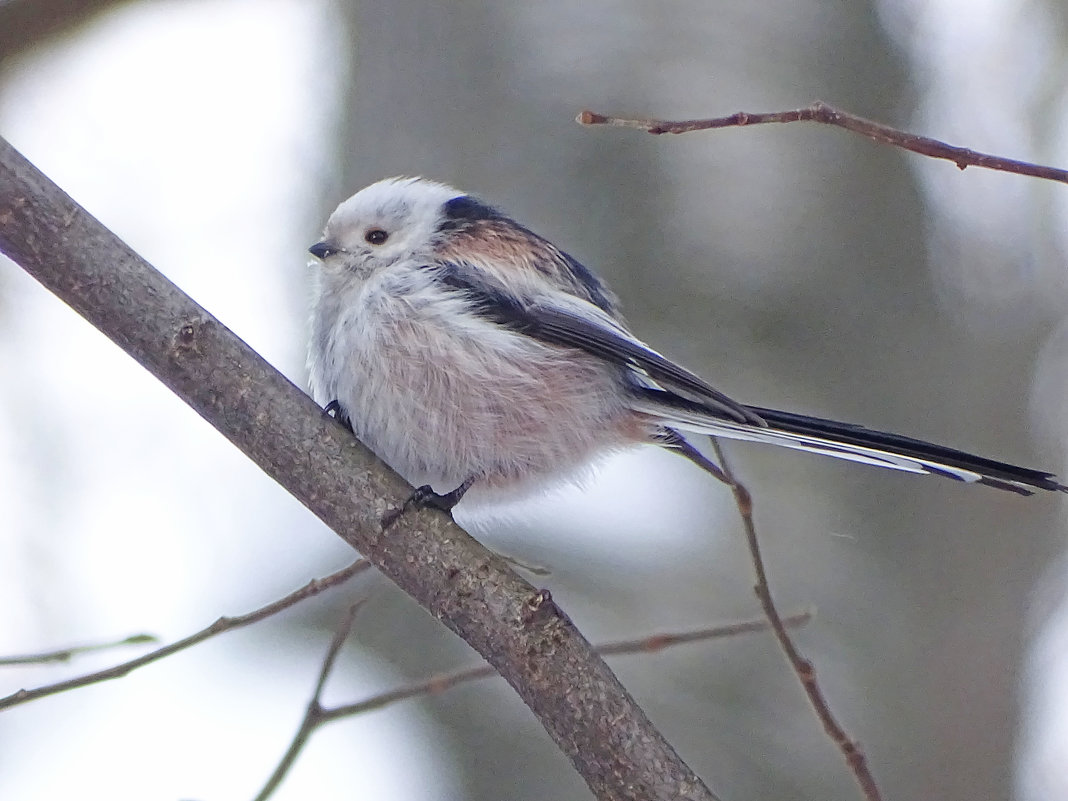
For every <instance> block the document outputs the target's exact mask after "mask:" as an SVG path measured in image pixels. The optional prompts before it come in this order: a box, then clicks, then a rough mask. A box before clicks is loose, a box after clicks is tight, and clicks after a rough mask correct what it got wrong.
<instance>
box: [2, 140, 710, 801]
mask: <svg viewBox="0 0 1068 801" xmlns="http://www.w3.org/2000/svg"><path fill="white" fill-rule="evenodd" d="M0 250H2V251H3V252H4V253H6V254H7V255H8V256H10V257H11V258H12V259H14V260H15V261H16V262H18V263H19V264H20V265H22V267H23V268H24V269H25V270H26V271H27V272H29V273H30V274H31V275H33V276H34V277H35V278H36V279H37V280H38V281H40V282H41V283H42V284H44V285H45V286H46V287H47V288H48V289H50V290H51V291H52V292H54V293H55V294H56V295H58V296H59V297H60V298H62V299H63V300H64V301H65V302H66V303H68V304H70V305H71V306H72V307H74V309H75V310H77V311H78V312H79V313H80V314H81V315H82V316H84V317H85V318H87V319H88V320H89V321H90V322H91V323H92V324H93V325H95V326H96V327H97V328H99V329H100V330H101V331H103V332H104V333H105V334H106V335H107V336H108V337H110V338H111V339H112V340H113V341H115V342H116V343H117V344H118V345H119V346H120V347H122V348H123V350H125V351H126V352H127V353H129V354H130V355H131V356H133V357H134V358H135V359H136V360H137V361H138V362H140V363H141V364H142V365H144V367H146V368H147V369H148V370H149V371H150V372H152V373H153V374H154V375H155V376H156V377H157V378H159V379H160V380H161V381H163V382H164V383H165V384H166V385H167V386H168V387H170V388H171V389H172V390H174V392H175V393H177V394H178V395H179V397H181V398H182V399H183V400H184V401H185V402H186V403H188V404H189V405H190V406H192V407H193V408H194V409H196V411H197V412H198V413H199V414H200V415H201V416H203V417H204V419H206V420H207V421H208V422H209V423H211V424H212V425H213V426H214V427H215V428H217V429H218V430H219V432H220V433H222V434H223V435H224V436H225V437H226V438H227V439H229V440H230V441H231V442H233V443H234V445H236V446H237V447H238V448H240V449H241V451H242V452H244V453H245V454H246V455H247V456H248V457H249V458H250V459H252V460H253V461H254V462H255V463H256V464H257V465H259V466H260V468H262V469H263V470H264V471H265V472H266V473H267V474H268V475H270V476H271V477H272V478H274V479H275V480H276V481H278V483H280V484H281V485H282V486H283V487H285V488H286V489H287V490H288V491H289V492H290V493H292V494H293V496H294V497H296V498H297V499H298V500H300V502H301V503H303V504H304V505H305V506H307V507H308V508H309V509H310V510H311V511H312V512H313V513H314V514H315V515H316V516H318V517H319V518H320V519H322V520H323V521H324V522H325V523H326V524H327V525H329V526H330V527H331V528H332V529H333V530H334V531H336V532H337V533H338V535H339V536H341V537H342V539H344V540H345V541H346V542H347V543H349V544H350V545H352V547H353V548H355V549H356V550H358V551H359V552H360V553H361V554H363V555H364V556H365V557H367V558H368V559H369V560H370V561H371V562H372V563H373V564H374V565H376V566H377V567H378V568H379V569H380V570H381V571H382V572H383V573H385V574H386V575H387V576H388V577H389V578H390V579H392V580H393V581H394V582H396V584H397V585H398V586H400V587H401V588H402V589H403V590H404V591H405V592H407V593H408V594H409V595H411V596H412V597H413V598H415V599H416V600H417V601H418V602H419V603H420V604H422V605H423V607H425V608H426V609H427V610H428V611H429V612H430V613H431V614H433V615H434V616H435V617H437V618H439V619H440V620H441V621H442V622H443V623H445V625H447V626H448V627H449V628H450V629H452V630H453V631H454V632H456V633H457V634H459V635H460V636H461V637H463V639H464V640H466V641H467V642H468V643H469V644H470V645H471V646H472V647H473V648H475V650H477V651H478V652H479V653H480V654H482V656H483V657H484V658H485V659H486V660H487V661H489V662H490V663H491V664H492V665H493V666H494V667H495V668H496V669H497V670H498V671H499V672H500V674H501V675H502V676H503V677H504V678H505V679H506V680H507V681H508V683H509V684H511V685H512V687H514V688H515V690H516V691H517V692H518V693H519V695H520V696H521V697H522V699H523V700H524V701H525V702H526V704H527V705H528V706H529V707H530V708H531V709H532V710H533V711H534V713H535V715H537V716H538V718H539V720H540V721H541V723H542V724H543V725H544V726H545V728H546V730H547V731H548V732H549V733H550V735H551V736H552V737H553V739H554V740H555V741H556V743H557V744H558V745H559V746H560V748H561V749H562V750H563V751H564V753H566V754H567V756H568V757H569V758H570V759H571V761H572V763H573V764H574V765H575V767H576V769H577V770H578V771H579V772H580V773H581V774H582V776H583V778H585V780H586V781H587V783H588V784H589V785H590V788H591V789H592V790H593V792H594V793H595V795H596V796H597V797H598V798H602V799H643V800H644V799H669V798H671V799H676V798H686V799H706V800H707V799H712V798H714V796H713V795H712V794H711V793H710V792H709V790H708V789H707V788H706V787H705V785H704V784H702V783H701V781H700V780H699V779H698V778H697V777H696V776H695V775H694V773H693V771H691V770H690V769H689V768H688V767H687V766H686V765H685V764H684V763H683V762H682V761H681V760H680V759H679V757H678V755H677V754H676V753H675V752H674V750H672V748H671V746H670V745H668V743H667V742H666V741H665V740H664V738H663V737H662V736H661V735H660V733H659V732H657V731H656V729H655V728H654V727H653V726H652V724H651V723H650V722H649V720H648V719H647V718H646V716H645V714H644V713H643V712H642V710H641V709H640V708H639V707H638V706H637V704H635V702H634V700H633V699H632V698H631V697H630V696H629V695H628V694H627V692H626V690H624V689H623V687H622V686H621V685H620V684H619V682H618V680H617V679H616V678H615V676H614V675H613V674H612V673H611V671H610V670H609V669H608V668H607V666H606V665H605V664H604V662H603V661H602V660H601V659H600V658H599V657H598V656H597V655H596V654H594V652H593V650H592V649H591V648H590V645H589V643H588V642H586V640H585V639H584V638H583V637H582V635H581V634H579V632H578V631H577V630H576V629H575V627H574V626H573V625H572V624H571V621H570V620H568V618H567V617H566V616H565V615H564V614H563V613H562V612H561V611H560V609H559V608H558V607H557V606H556V605H555V604H554V603H553V602H552V599H551V598H550V597H549V596H548V594H547V593H545V592H538V591H536V590H535V589H534V588H533V587H531V586H530V585H529V584H528V583H526V582H525V581H523V580H522V579H520V578H519V577H518V576H516V575H515V574H514V573H513V572H512V571H511V570H510V569H509V568H508V567H507V565H505V564H504V562H503V561H502V560H501V559H500V558H498V557H496V556H494V555H493V554H491V553H489V552H488V551H486V550H485V549H484V548H482V547H481V546H480V545H479V544H478V543H476V542H475V541H474V540H473V539H471V538H470V537H469V536H467V534H465V533H464V532H463V531H462V530H461V529H459V528H458V527H457V526H456V525H455V524H453V523H452V522H451V521H450V520H449V519H448V517H446V516H445V515H444V514H440V513H432V512H426V511H424V512H420V513H417V514H415V513H413V514H406V515H404V516H403V517H402V518H401V519H400V520H399V521H398V522H397V523H396V524H395V525H394V526H393V527H392V528H391V529H390V531H389V534H388V536H383V535H382V532H381V527H380V524H379V521H380V520H381V519H382V515H383V513H384V512H385V511H386V509H387V508H388V507H390V506H395V505H398V504H400V503H401V502H402V501H403V499H404V498H405V497H406V496H407V495H408V494H409V493H410V489H409V488H408V487H407V485H405V484H404V482H403V481H402V480H401V479H400V478H399V477H398V476H396V475H395V474H394V473H392V472H391V471H389V470H388V469H387V468H386V467H385V466H384V465H383V464H382V463H381V462H379V461H378V460H377V459H376V458H375V457H374V456H373V455H372V454H371V453H370V452H369V451H368V450H367V449H366V448H364V447H363V446H362V445H360V443H358V442H357V441H355V440H354V439H353V438H352V435H351V434H350V433H349V432H348V431H346V430H345V429H344V428H342V427H341V426H339V425H337V424H336V423H335V422H333V421H331V420H329V419H326V418H324V416H323V415H322V413H321V410H320V409H319V408H318V407H317V406H316V405H315V403H314V402H313V401H312V400H311V399H310V398H309V397H308V396H307V395H305V394H304V393H303V392H301V391H300V390H299V389H298V388H297V387H295V386H294V385H293V384H291V383H290V382H289V381H287V380H286V379H285V377H283V376H282V375H281V374H280V373H278V372H277V371H276V370H275V369H274V368H272V367H271V366H270V365H269V364H267V362H265V361H264V360H263V359H262V358H261V357H260V356H258V355H257V354H256V353H255V352H253V351H252V350H251V349H250V348H249V347H248V346H247V345H246V344H245V343H244V342H242V341H241V340H240V339H238V338H237V337H236V336H235V335H234V334H233V333H232V332H231V331H229V330H228V329H227V328H226V327H225V326H223V325H222V324H221V323H220V322H219V321H218V320H216V319H215V318H214V317H212V316H211V315H210V314H208V313H207V312H206V311H205V310H204V309H202V308H201V307H199V306H198V305H196V304H195V303H194V302H193V301H192V300H191V299H190V298H189V297H187V296H186V295H185V294H183V293H182V292H181V291H180V290H179V289H178V288H177V287H175V286H174V285H173V284H171V283H170V282H169V281H168V280H167V279H166V278H164V277H163V276H162V275H160V274H159V273H158V272H157V271H156V270H154V269H153V268H152V267H151V266H150V265H149V264H147V263H146V262H145V261H144V260H143V259H141V258H140V257H139V256H138V255H137V254H136V253H134V252H133V251H132V250H131V249H130V248H129V247H128V246H127V245H126V244H124V243H123V242H122V241H120V240H119V239H118V238H117V237H116V236H115V235H114V234H112V233H111V232H110V231H108V230H107V229H106V228H105V227H104V226H103V225H101V224H100V223H99V222H97V221H96V220H95V219H93V217H91V216H90V215H89V214H88V213H87V212H86V211H85V210H84V209H82V208H81V207H79V206H78V205H77V204H76V203H74V202H73V201H72V200H71V199H70V198H69V197H67V195H66V194H64V193H63V192H62V191H61V190H60V189H59V188H58V187H57V186H56V185H55V184H53V183H52V182H51V181H49V180H48V178H46V177H45V176H44V175H43V174H41V173H40V172H39V171H38V170H37V169H35V168H34V167H33V165H31V164H30V163H29V162H28V161H26V159H25V158H23V157H22V156H21V155H20V154H19V153H18V152H17V151H16V150H15V149H14V148H13V147H12V146H11V145H10V144H8V143H7V142H5V141H3V140H0Z"/></svg>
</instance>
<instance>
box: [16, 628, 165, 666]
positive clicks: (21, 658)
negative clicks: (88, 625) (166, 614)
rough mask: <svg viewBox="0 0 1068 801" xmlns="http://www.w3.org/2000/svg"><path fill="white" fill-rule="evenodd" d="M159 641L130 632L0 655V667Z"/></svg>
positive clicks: (62, 659) (65, 659)
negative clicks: (109, 638)
mask: <svg viewBox="0 0 1068 801" xmlns="http://www.w3.org/2000/svg"><path fill="white" fill-rule="evenodd" d="M156 642H159V637H157V636H156V635H155V634H131V635H130V636H129V637H124V638H122V639H121V640H115V641H113V642H98V643H90V644H89V645H72V646H70V647H68V648H58V649H56V650H55V651H43V652H41V653H39V654H19V655H18V656H0V667H10V666H12V665H45V664H49V663H51V662H69V661H70V660H72V659H73V658H74V657H76V656H81V655H82V654H88V653H92V652H93V651H110V650H111V649H112V648H125V647H126V646H127V645H148V644H151V643H156Z"/></svg>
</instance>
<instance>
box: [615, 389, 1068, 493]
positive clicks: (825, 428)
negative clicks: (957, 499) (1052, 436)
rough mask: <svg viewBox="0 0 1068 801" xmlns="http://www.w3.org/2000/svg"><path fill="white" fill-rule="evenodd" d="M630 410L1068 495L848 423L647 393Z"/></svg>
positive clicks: (694, 429)
mask: <svg viewBox="0 0 1068 801" xmlns="http://www.w3.org/2000/svg"><path fill="white" fill-rule="evenodd" d="M632 408H633V409H634V410H635V411H638V412H641V413H643V414H647V415H650V416H651V417H653V418H654V419H656V420H657V421H658V422H660V423H661V424H663V425H664V426H667V427H669V428H673V429H679V430H681V431H688V432H691V433H695V434H707V435H709V436H715V437H727V438H729V439H737V440H744V441H747V442H763V443H767V444H770V445H778V446H780V447H786V448H793V449H795V450H800V451H808V452H809V453H818V454H823V455H825V456H833V457H835V458H838V459H846V460H848V461H851V462H860V463H862V464H870V465H875V466H876V467H885V468H889V469H891V470H901V471H904V472H908V473H923V474H928V475H939V476H945V477H947V478H953V479H956V480H957V481H965V482H968V483H972V484H975V483H978V484H987V485H989V486H993V487H998V488H999V489H1004V490H1009V491H1011V492H1017V493H1020V494H1022V495H1031V494H1033V492H1034V491H1035V490H1036V489H1041V490H1050V491H1061V492H1066V491H1068V487H1065V486H1063V485H1062V484H1060V483H1058V482H1057V480H1056V477H1055V476H1054V475H1053V474H1051V473H1045V472H1042V471H1040V470H1031V469H1029V468H1025V467H1017V466H1015V465H1011V464H1006V463H1003V462H996V461H993V460H991V459H985V458H983V457H981V456H974V455H972V454H970V453H965V452H964V451H958V450H954V449H952V448H947V447H945V446H942V445H936V444H934V443H930V442H924V441H923V440H918V439H912V438H911V437H904V436H901V435H899V434H890V433H886V432H883V431H873V430H871V429H868V428H864V427H863V426H858V425H853V424H850V423H839V422H836V421H834V420H824V419H822V418H818V417H808V416H805V415H799V414H792V413H790V412H780V411H776V410H774V409H762V408H758V407H754V406H750V407H746V408H747V409H748V410H749V411H751V412H752V413H753V414H755V415H757V416H759V417H760V418H761V419H762V420H763V421H764V422H765V423H767V425H766V426H765V427H761V426H755V425H752V424H749V423H740V422H738V421H735V420H728V419H724V418H722V417H719V416H716V415H715V414H713V413H710V411H709V410H706V409H704V408H703V407H702V406H701V405H700V404H697V403H691V402H690V401H687V400H685V399H682V398H679V397H678V396H676V395H674V394H673V393H667V392H662V391H658V390H652V389H650V390H645V389H642V390H639V391H638V392H637V393H636V394H635V396H634V398H633V401H632Z"/></svg>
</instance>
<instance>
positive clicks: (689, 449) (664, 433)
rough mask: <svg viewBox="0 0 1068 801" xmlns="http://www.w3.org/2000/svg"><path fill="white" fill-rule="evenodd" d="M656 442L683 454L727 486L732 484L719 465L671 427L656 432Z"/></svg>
mask: <svg viewBox="0 0 1068 801" xmlns="http://www.w3.org/2000/svg"><path fill="white" fill-rule="evenodd" d="M657 444H658V445H661V446H663V447H665V448H667V449H668V450H671V451H676V452H677V453H678V454H679V455H680V456H685V457H686V458H687V459H689V460H690V461H691V462H693V463H694V464H695V465H697V466H698V467H700V468H701V469H702V470H704V471H706V472H708V473H711V474H712V475H713V476H715V477H716V478H717V479H719V480H720V481H722V482H723V483H724V484H727V485H728V486H734V482H733V481H731V479H730V478H728V477H727V474H726V473H724V472H723V470H721V469H720V466H719V465H718V464H716V463H715V462H713V461H712V460H711V459H709V458H708V457H707V456H705V455H704V454H703V453H701V451H699V450H697V448H695V447H694V446H693V445H691V444H690V443H689V442H687V441H686V438H685V437H683V436H682V434H680V433H679V432H678V431H676V430H675V429H673V428H663V429H661V430H660V431H659V432H658V433H657Z"/></svg>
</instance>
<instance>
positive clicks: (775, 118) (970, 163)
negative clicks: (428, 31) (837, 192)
mask: <svg viewBox="0 0 1068 801" xmlns="http://www.w3.org/2000/svg"><path fill="white" fill-rule="evenodd" d="M575 120H576V122H578V123H579V124H581V125H610V126H615V127H617V128H634V129H636V130H639V131H645V132H646V133H651V134H666V133H667V134H682V133H690V132H691V131H708V130H712V129H714V128H738V127H741V126H745V125H764V124H767V123H776V122H780V123H781V122H819V123H823V124H825V125H833V126H835V127H837V128H844V129H846V130H847V131H852V132H853V133H858V134H860V135H861V136H866V137H868V138H869V139H873V140H875V141H876V142H882V143H883V144H887V145H893V146H894V147H900V148H902V149H904V150H911V151H912V152H913V153H919V154H921V155H924V156H930V157H931V158H935V159H946V160H947V161H952V162H953V163H954V164H956V165H957V167H958V168H960V169H962V170H963V169H965V168H966V167H983V168H985V169H988V170H1000V171H1001V172H1011V173H1016V174H1017V175H1027V176H1030V177H1032V178H1045V179H1046V180H1049V181H1059V182H1060V183H1068V170H1062V169H1058V168H1056V167H1046V166H1044V165H1042V164H1032V163H1030V162H1027V161H1017V160H1016V159H1009V158H1004V157H1003V156H994V155H990V154H989V153H979V152H978V151H975V150H970V149H969V148H966V147H957V146H956V145H950V144H947V143H946V142H940V141H939V140H937V139H931V138H929V137H926V136H919V135H917V134H911V133H907V132H906V131H901V130H898V129H897V128H891V127H890V126H888V125H883V124H881V123H878V122H873V121H872V120H866V119H864V118H863V117H858V116H856V115H855V114H850V113H849V112H848V111H842V110H841V109H838V108H835V107H834V106H830V105H828V104H826V103H823V102H821V101H819V100H817V101H816V102H815V103H813V104H812V105H811V106H808V107H807V108H799V109H793V110H792V111H770V112H759V113H750V112H747V111H739V112H738V113H736V114H731V115H729V116H727V117H712V118H709V119H703V120H677V121H670V120H656V119H641V118H636V117H610V116H607V115H605V114H598V113H596V112H593V111H582V112H579V115H578V116H577V117H576V118H575Z"/></svg>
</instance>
